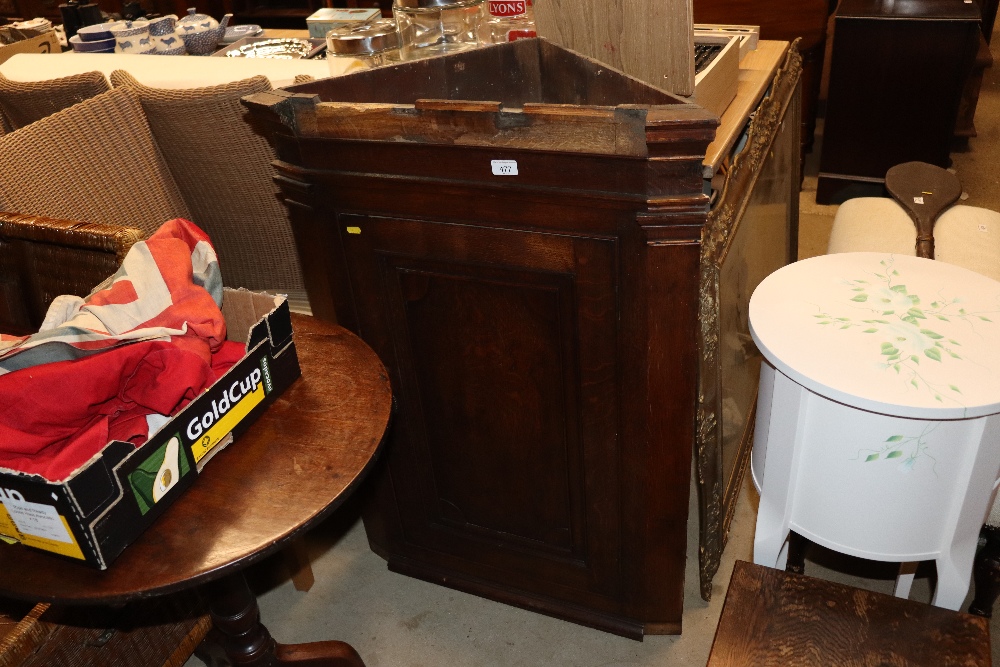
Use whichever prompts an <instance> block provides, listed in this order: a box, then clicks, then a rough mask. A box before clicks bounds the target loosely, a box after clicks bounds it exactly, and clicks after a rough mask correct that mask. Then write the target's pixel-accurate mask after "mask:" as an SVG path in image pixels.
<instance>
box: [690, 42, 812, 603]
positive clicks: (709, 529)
mask: <svg viewBox="0 0 1000 667" xmlns="http://www.w3.org/2000/svg"><path fill="white" fill-rule="evenodd" d="M798 43H799V40H796V41H795V42H793V43H792V45H791V47H790V48H789V50H788V53H787V54H786V56H785V60H784V62H783V63H782V64H781V66H780V67H779V68H778V70H777V71H776V72H775V76H774V80H773V82H772V84H771V89H770V91H769V92H768V94H767V95H766V96H765V97H764V99H763V100H762V101H761V103H760V105H759V106H758V107H757V111H756V113H755V114H754V116H753V119H752V120H751V122H750V128H749V131H748V137H747V143H746V146H745V148H744V149H743V151H742V152H741V153H739V154H738V155H737V156H736V157H735V158H734V159H733V161H732V166H731V167H730V169H729V173H728V175H727V177H726V182H725V184H724V186H723V188H722V192H721V194H720V196H719V201H718V203H717V204H716V205H715V207H714V208H713V209H712V210H711V211H710V212H709V214H708V221H707V223H706V224H705V227H704V228H703V230H702V239H701V240H702V243H701V275H700V278H699V305H698V315H699V327H700V328H699V341H698V346H699V351H700V355H701V359H700V365H699V373H698V412H697V417H696V419H697V424H696V428H697V431H696V444H695V475H696V480H697V484H698V510H699V515H700V533H699V550H698V565H699V574H700V583H701V596H702V598H704V599H705V600H708V599H710V598H711V595H712V579H713V577H714V576H715V573H716V572H717V571H718V569H719V563H720V560H721V558H722V551H723V549H724V548H725V545H726V540H727V538H728V535H729V526H730V523H731V521H732V517H733V510H734V509H735V505H736V502H735V501H736V495H737V493H735V492H734V493H729V494H728V497H727V482H729V481H730V480H726V479H723V477H724V471H723V469H722V435H723V434H722V424H721V423H720V422H721V414H722V412H721V411H722V407H721V404H722V387H721V378H720V358H719V343H720V336H721V330H720V322H719V276H720V270H721V267H722V262H723V260H724V258H725V256H726V251H727V249H728V247H729V241H730V240H731V239H732V237H733V236H734V235H735V232H736V230H737V228H738V227H739V225H740V221H741V219H742V217H743V214H744V212H745V211H746V207H747V204H748V203H749V200H750V195H751V193H752V191H753V187H754V184H755V183H756V181H757V177H758V176H759V174H760V172H761V169H762V168H763V166H764V164H765V162H766V160H767V159H768V157H769V155H770V151H771V147H772V145H773V143H774V140H775V137H776V136H777V134H778V131H779V129H780V127H781V123H782V121H783V120H784V118H785V113H786V111H787V110H788V108H789V106H790V104H791V102H792V100H793V97H794V95H795V92H796V89H797V87H798V83H799V78H800V75H801V72H802V56H801V55H800V53H799V50H798ZM796 122H797V121H796ZM796 145H797V142H796ZM796 163H797V160H796ZM794 182H795V185H796V186H797V185H798V179H794ZM796 205H797V203H796ZM752 415H753V411H751V417H750V419H749V421H748V423H747V425H746V428H745V430H744V433H743V435H742V438H741V441H740V445H739V452H738V454H737V458H736V464H735V469H734V473H733V477H732V479H734V480H740V479H742V478H743V474H744V473H745V471H746V466H747V462H748V461H749V458H750V457H749V453H750V441H751V437H752V435H753V416H752ZM734 488H738V487H736V486H735V485H734Z"/></svg>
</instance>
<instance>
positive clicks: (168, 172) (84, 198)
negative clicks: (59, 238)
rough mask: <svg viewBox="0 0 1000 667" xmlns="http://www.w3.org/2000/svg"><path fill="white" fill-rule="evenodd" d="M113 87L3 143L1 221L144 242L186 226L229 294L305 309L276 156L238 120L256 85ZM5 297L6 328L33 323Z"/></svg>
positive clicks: (123, 81) (11, 135)
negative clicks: (214, 257) (110, 233)
mask: <svg viewBox="0 0 1000 667" xmlns="http://www.w3.org/2000/svg"><path fill="white" fill-rule="evenodd" d="M126 76H127V75H126ZM116 78H117V79H118V80H119V82H120V83H121V84H122V87H120V88H116V89H113V90H110V91H108V92H106V93H102V94H100V95H98V96H96V97H93V98H90V99H87V100H84V101H83V102H81V103H79V104H76V105H73V106H71V107H69V108H67V109H63V110H62V111H59V112H57V113H54V114H52V115H50V116H48V117H46V118H42V119H41V120H39V121H36V122H34V123H31V124H30V125H27V126H25V127H22V128H21V129H19V130H16V131H14V132H11V133H9V134H6V135H2V136H0V211H10V212H17V213H22V214H32V215H40V216H46V217H51V218H58V219H62V220H74V221H82V222H87V223H99V224H104V225H111V226H115V227H130V228H135V229H138V230H140V231H141V233H142V235H143V237H145V236H148V235H149V234H151V233H152V232H153V231H154V230H156V229H157V228H158V227H159V226H160V225H161V224H162V223H163V222H165V221H166V220H170V219H172V218H177V217H182V218H187V219H189V220H192V221H194V222H195V223H196V224H198V225H199V226H201V227H202V228H203V229H204V230H205V231H206V232H207V233H208V234H209V235H210V236H211V237H212V239H213V241H214V243H215V245H216V250H217V252H218V254H219V257H220V263H221V266H222V272H223V279H224V281H225V283H226V284H227V285H230V286H233V287H247V288H249V289H256V290H268V291H272V292H279V293H286V294H289V298H290V302H291V305H292V306H293V308H296V309H298V310H307V309H308V301H306V300H305V289H304V286H303V281H302V277H301V271H300V269H299V263H298V256H297V254H296V251H295V246H294V240H293V238H292V234H291V227H290V225H289V223H288V220H287V217H286V212H285V209H284V205H283V204H282V203H281V202H280V200H279V199H278V198H277V194H276V192H275V186H274V183H273V181H272V177H271V173H270V169H271V167H270V162H271V160H272V159H273V152H272V150H271V148H270V146H269V145H268V144H267V143H266V141H264V139H262V138H261V137H259V136H258V135H256V134H254V133H253V131H252V129H251V128H250V127H249V126H248V125H246V124H245V123H244V122H243V121H242V117H243V113H244V111H243V108H242V107H241V106H240V105H239V102H238V99H239V96H241V95H242V94H245V93H244V92H243V91H245V90H246V89H247V88H253V89H256V88H259V87H260V85H261V82H259V81H256V80H254V79H251V80H248V81H244V82H237V83H235V84H230V85H226V86H217V87H214V88H211V89H197V90H193V91H171V92H173V93H179V94H180V95H177V96H175V95H160V92H161V91H156V90H154V89H149V88H146V87H143V86H139V84H135V85H134V86H133V85H127V84H129V82H128V81H127V79H125V78H124V77H116ZM263 85H268V84H267V82H266V81H264V82H263ZM255 87H256V88H255ZM144 107H145V108H144ZM146 108H148V112H147V111H146V110H145V109H146ZM192 119H195V120H196V121H197V122H195V123H192ZM151 126H153V127H151ZM154 128H155V131H154ZM182 135H183V136H182ZM206 136H208V137H209V138H208V139H205V137H206ZM196 139H202V140H203V141H198V140H196ZM175 175H176V177H175ZM182 184H183V185H182ZM50 270H53V271H58V272H61V271H62V267H51V269H50ZM109 273H110V272H109ZM94 284H96V282H95V283H94ZM14 293H15V294H16V290H15V291H14ZM4 298H5V299H6V300H7V302H8V305H5V306H0V312H4V311H3V309H4V308H6V309H7V311H10V313H11V314H10V315H8V316H7V317H8V319H9V320H15V321H17V322H21V323H23V322H25V321H28V322H32V321H33V316H32V315H31V314H30V313H25V312H21V313H20V314H19V315H16V316H15V315H14V311H16V310H18V307H17V306H16V305H10V301H11V297H10V296H9V295H8V296H5V297H4Z"/></svg>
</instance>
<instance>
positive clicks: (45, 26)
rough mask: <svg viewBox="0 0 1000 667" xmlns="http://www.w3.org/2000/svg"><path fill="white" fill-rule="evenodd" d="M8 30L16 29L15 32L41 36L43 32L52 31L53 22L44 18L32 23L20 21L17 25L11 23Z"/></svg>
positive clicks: (34, 20) (32, 20)
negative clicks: (26, 32)
mask: <svg viewBox="0 0 1000 667" xmlns="http://www.w3.org/2000/svg"><path fill="white" fill-rule="evenodd" d="M7 27H8V28H14V29H15V30H21V31H30V32H33V33H35V34H38V35H41V34H42V33H43V32H48V31H49V30H52V21H50V20H48V19H43V18H37V19H31V20H30V21H18V22H16V23H11V24H10V25H8V26H7Z"/></svg>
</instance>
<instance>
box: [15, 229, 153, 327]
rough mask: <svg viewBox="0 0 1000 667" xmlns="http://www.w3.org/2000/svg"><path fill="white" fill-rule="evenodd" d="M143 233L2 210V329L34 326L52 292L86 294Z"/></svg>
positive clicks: (47, 304) (42, 314) (45, 307)
mask: <svg viewBox="0 0 1000 667" xmlns="http://www.w3.org/2000/svg"><path fill="white" fill-rule="evenodd" d="M143 236H144V235H143V233H142V231H140V230H139V229H136V228H134V227H121V226H118V225H102V224H97V223H85V222H75V221H71V220H57V219H54V218H46V217H41V216H32V215H18V214H12V213H0V331H3V332H4V333H21V334H23V333H28V332H33V331H37V330H38V327H39V325H40V324H41V322H42V319H43V318H44V316H45V311H46V309H47V308H48V306H49V303H51V302H52V300H53V299H54V298H55V297H57V296H59V295H60V294H75V295H77V296H85V295H87V294H89V293H90V291H91V290H92V289H93V287H94V286H95V285H97V284H99V283H100V282H101V281H103V280H104V279H105V278H107V277H108V276H109V275H111V274H112V273H114V272H115V271H117V270H118V266H119V265H120V264H121V262H122V260H123V259H124V258H125V253H127V252H128V250H129V248H131V247H132V244H134V243H135V242H137V241H139V240H141V239H142V238H143Z"/></svg>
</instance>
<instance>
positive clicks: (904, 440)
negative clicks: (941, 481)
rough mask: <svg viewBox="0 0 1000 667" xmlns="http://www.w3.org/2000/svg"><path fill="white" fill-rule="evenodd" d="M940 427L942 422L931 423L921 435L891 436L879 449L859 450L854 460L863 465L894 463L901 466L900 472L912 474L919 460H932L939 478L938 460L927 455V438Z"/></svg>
mask: <svg viewBox="0 0 1000 667" xmlns="http://www.w3.org/2000/svg"><path fill="white" fill-rule="evenodd" d="M940 425H941V423H940V422H931V423H929V424H927V425H926V426H925V427H924V430H923V431H922V432H921V433H920V435H911V436H906V435H899V434H897V435H890V436H889V437H888V438H886V440H885V442H883V443H881V444H880V445H879V446H878V447H875V448H865V449H860V450H858V455H857V456H856V457H855V458H854V460H855V461H861V462H863V463H875V462H880V461H882V462H886V461H894V462H896V463H898V464H899V470H900V472H910V471H911V470H913V468H914V466H915V465H916V464H917V461H918V460H919V459H921V458H927V459H930V460H931V471H932V472H933V473H934V475H935V476H937V471H936V470H935V467H936V466H937V459H936V458H934V457H933V456H931V455H930V454H928V453H927V449H928V448H929V447H930V444H929V443H928V442H927V438H928V436H930V434H931V433H933V432H934V431H935V430H936V429H937V427H938V426H940Z"/></svg>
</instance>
